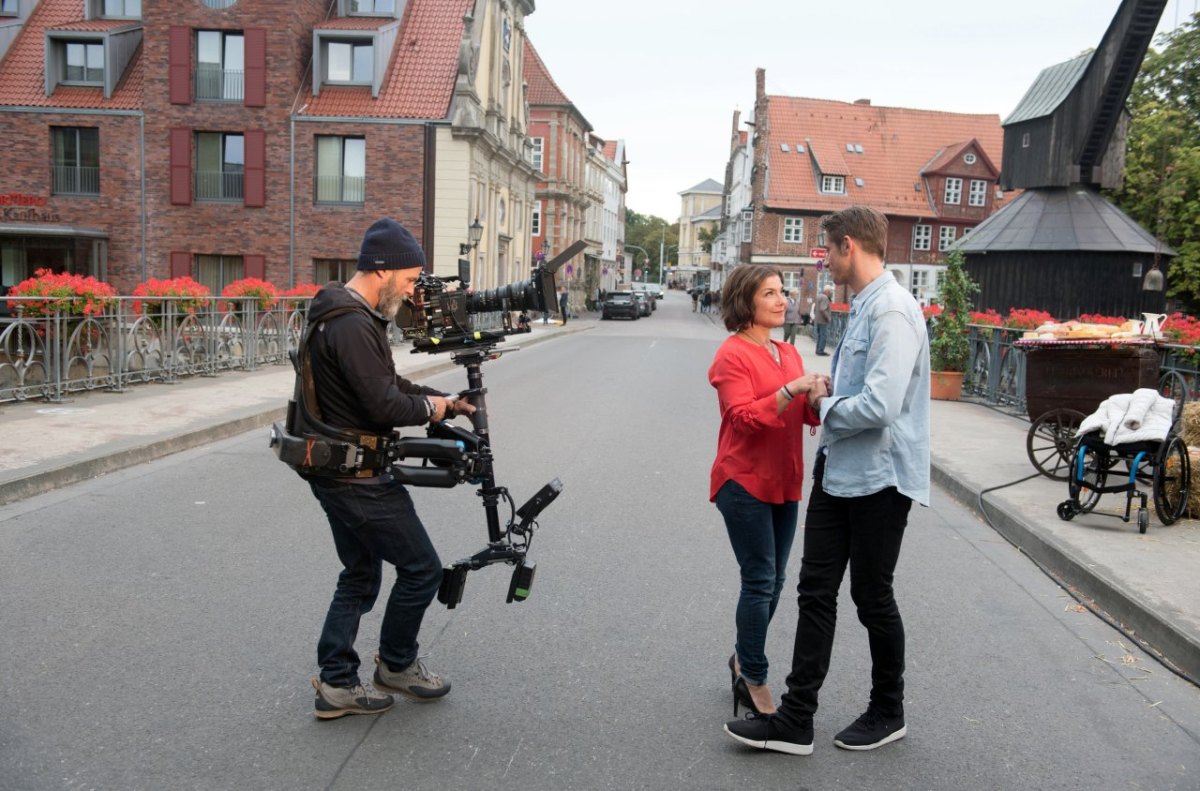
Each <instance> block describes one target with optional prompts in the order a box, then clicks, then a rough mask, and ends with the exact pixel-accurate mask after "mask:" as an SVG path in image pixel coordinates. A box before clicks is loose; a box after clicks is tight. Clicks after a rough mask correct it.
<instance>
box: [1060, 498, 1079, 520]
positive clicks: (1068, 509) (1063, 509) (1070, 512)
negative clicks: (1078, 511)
mask: <svg viewBox="0 0 1200 791" xmlns="http://www.w3.org/2000/svg"><path fill="white" fill-rule="evenodd" d="M1058 518H1059V519H1061V520H1063V521H1064V522H1070V521H1071V520H1072V519H1074V518H1075V502H1074V501H1072V500H1063V501H1062V502H1061V503H1059V504H1058Z"/></svg>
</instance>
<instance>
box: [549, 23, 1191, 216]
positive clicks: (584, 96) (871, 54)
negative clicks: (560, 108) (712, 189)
mask: <svg viewBox="0 0 1200 791" xmlns="http://www.w3.org/2000/svg"><path fill="white" fill-rule="evenodd" d="M1119 6H1120V0H1003V2H1001V1H1000V0H909V1H908V2H899V1H898V0H833V1H832V2H828V1H827V2H815V0H741V2H734V3H731V2H729V1H728V0H689V2H679V1H677V0H603V2H600V3H581V2H579V0H537V10H536V11H535V12H534V13H533V14H531V15H530V16H529V17H528V18H527V19H526V29H527V31H528V33H529V37H530V39H531V40H532V41H533V43H534V46H535V47H536V48H537V50H538V53H539V54H540V55H541V56H542V59H543V60H544V61H545V62H546V66H547V68H548V69H549V70H550V73H551V74H552V75H553V77H554V80H555V82H557V83H558V85H559V87H560V88H562V90H563V91H564V92H565V93H566V95H567V97H568V98H569V99H570V100H571V101H572V102H573V103H574V104H575V106H576V107H577V108H578V109H579V111H580V112H581V113H583V115H584V117H585V118H587V120H588V122H590V123H591V125H592V126H593V128H594V129H595V132H596V134H598V135H600V136H601V137H603V138H606V139H617V138H623V139H624V140H625V144H626V148H627V154H628V157H629V160H630V164H629V193H628V195H627V196H626V205H627V206H628V207H629V208H631V209H634V210H635V211H638V212H641V213H643V214H656V215H658V216H660V217H663V218H666V219H667V220H668V221H670V222H675V221H677V220H678V217H679V209H680V199H679V192H681V191H682V190H685V189H688V188H689V187H692V186H694V185H695V184H698V183H699V182H701V181H703V180H704V179H706V178H711V179H716V180H717V181H723V180H724V178H725V163H726V160H727V158H728V153H729V130H730V125H731V123H732V117H733V111H734V110H738V109H740V110H741V111H742V117H743V119H745V118H748V117H749V116H750V114H751V111H752V109H753V106H754V70H755V69H756V68H759V67H761V68H764V69H766V72H767V92H768V93H774V94H783V95H787V96H806V97H812V98H818V99H834V100H839V101H854V100H855V99H863V98H867V99H870V100H871V102H872V103H873V104H876V105H884V106H890V107H913V108H919V109H926V110H948V111H955V112H970V113H995V114H997V115H999V116H1000V119H1001V120H1003V119H1004V117H1005V116H1007V115H1008V114H1009V113H1010V112H1011V111H1012V109H1013V108H1014V107H1015V106H1016V104H1017V102H1019V101H1020V100H1021V97H1022V96H1024V94H1025V91H1026V90H1027V89H1028V88H1029V86H1030V84H1032V82H1033V80H1034V78H1035V77H1036V76H1037V74H1038V72H1039V71H1040V70H1041V69H1043V68H1044V67H1046V66H1051V65H1053V64H1055V63H1060V62H1062V61H1064V60H1069V59H1071V58H1073V57H1075V56H1076V55H1078V54H1079V53H1080V52H1082V51H1083V50H1085V49H1088V48H1093V47H1095V46H1097V45H1098V44H1099V43H1100V37H1101V36H1103V35H1104V31H1105V30H1106V29H1107V28H1108V25H1109V23H1110V22H1111V21H1112V17H1113V15H1114V14H1115V13H1116V10H1117V8H1118V7H1119ZM1198 6H1200V0H1169V1H1168V3H1167V7H1166V10H1165V11H1164V12H1163V15H1162V19H1161V24H1160V25H1159V31H1160V32H1162V31H1166V30H1171V29H1173V28H1174V27H1176V25H1177V24H1178V23H1182V22H1184V21H1186V20H1187V18H1188V17H1190V16H1191V15H1192V14H1193V13H1194V12H1195V11H1196V10H1197V8H1198Z"/></svg>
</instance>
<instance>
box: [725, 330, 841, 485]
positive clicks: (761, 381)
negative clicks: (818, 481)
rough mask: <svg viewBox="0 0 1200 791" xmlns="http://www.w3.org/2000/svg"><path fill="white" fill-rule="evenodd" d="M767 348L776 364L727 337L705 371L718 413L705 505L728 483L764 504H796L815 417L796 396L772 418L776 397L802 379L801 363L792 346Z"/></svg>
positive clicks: (756, 349) (818, 420)
mask: <svg viewBox="0 0 1200 791" xmlns="http://www.w3.org/2000/svg"><path fill="white" fill-rule="evenodd" d="M771 343H773V344H774V345H775V348H776V349H777V350H778V351H779V360H780V362H778V363H776V362H775V358H774V357H772V356H771V352H769V351H768V350H767V349H765V348H763V347H762V346H758V345H756V344H753V343H750V342H749V341H746V340H744V339H742V338H740V337H738V336H737V335H730V336H729V338H727V339H726V341H725V342H724V343H723V344H721V347H720V348H719V349H717V354H716V356H715V357H714V358H713V363H712V367H710V368H709V369H708V381H709V382H710V383H711V384H712V386H713V387H715V388H716V389H717V401H718V403H719V405H720V408H721V431H720V433H719V435H718V437H717V458H716V460H715V461H713V466H712V482H711V488H710V491H709V494H708V499H709V500H714V499H716V496H717V491H718V490H719V489H720V488H721V487H722V486H723V485H724V484H725V482H726V481H728V480H730V479H732V480H735V481H737V482H738V483H739V484H741V485H742V487H743V488H745V490H746V491H747V492H749V493H750V494H752V495H753V496H754V497H755V498H756V499H758V500H761V501H763V502H764V503H784V502H791V501H797V500H799V499H800V491H801V488H802V487H803V485H804V427H805V426H806V425H808V426H817V425H820V423H821V417H820V415H818V414H817V413H816V412H814V411H813V409H812V407H810V406H809V405H808V399H807V398H805V396H804V394H800V393H798V394H797V395H796V399H795V400H794V401H792V402H790V403H789V404H788V405H787V406H786V407H784V410H783V413H782V414H776V412H775V397H776V393H778V392H779V388H781V387H783V385H784V384H785V383H786V382H790V381H792V380H793V379H795V378H797V377H799V376H803V375H804V363H803V362H801V360H800V352H798V351H796V347H795V346H793V345H792V344H790V343H780V342H779V341H774V340H772V341H771Z"/></svg>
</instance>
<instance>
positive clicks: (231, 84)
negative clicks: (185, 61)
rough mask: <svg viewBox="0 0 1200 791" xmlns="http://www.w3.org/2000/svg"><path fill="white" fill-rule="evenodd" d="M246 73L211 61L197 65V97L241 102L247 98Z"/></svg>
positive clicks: (216, 100)
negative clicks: (224, 67)
mask: <svg viewBox="0 0 1200 791" xmlns="http://www.w3.org/2000/svg"><path fill="white" fill-rule="evenodd" d="M245 95H246V93H245V74H244V72H242V71H240V70H237V69H222V68H221V67H220V66H216V65H213V64H211V63H200V64H197V65H196V98H197V99H202V100H206V101H215V102H240V101H242V100H243V99H244V98H245Z"/></svg>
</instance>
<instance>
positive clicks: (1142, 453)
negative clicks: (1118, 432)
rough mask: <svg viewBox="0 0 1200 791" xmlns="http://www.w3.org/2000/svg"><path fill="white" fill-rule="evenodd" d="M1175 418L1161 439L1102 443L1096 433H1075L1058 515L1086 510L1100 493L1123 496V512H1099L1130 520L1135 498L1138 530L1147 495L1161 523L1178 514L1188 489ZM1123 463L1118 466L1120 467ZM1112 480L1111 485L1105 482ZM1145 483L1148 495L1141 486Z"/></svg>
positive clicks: (1146, 513)
mask: <svg viewBox="0 0 1200 791" xmlns="http://www.w3.org/2000/svg"><path fill="white" fill-rule="evenodd" d="M1178 426H1179V423H1178V421H1176V423H1175V424H1174V425H1173V426H1172V427H1171V431H1170V432H1169V433H1168V434H1167V437H1166V439H1164V440H1161V441H1149V442H1130V443H1125V444H1118V445H1107V444H1105V442H1104V438H1103V437H1102V436H1100V434H1099V433H1097V432H1090V433H1088V434H1084V435H1083V436H1081V437H1079V438H1078V439H1077V440H1076V442H1075V444H1074V446H1073V447H1072V450H1071V456H1070V463H1071V467H1070V470H1069V477H1068V479H1067V492H1068V494H1069V495H1070V499H1069V500H1064V501H1063V502H1061V503H1059V504H1058V516H1059V518H1060V519H1063V520H1065V521H1070V520H1072V519H1074V518H1075V517H1076V516H1077V515H1079V514H1086V513H1091V511H1092V510H1093V509H1094V508H1095V507H1096V504H1097V503H1099V501H1100V496H1101V495H1104V494H1118V493H1123V494H1124V495H1125V513H1124V515H1122V514H1104V513H1102V514H1100V516H1115V517H1117V518H1118V519H1120V520H1121V521H1123V522H1129V519H1130V514H1131V512H1132V510H1133V499H1134V498H1135V497H1136V498H1138V500H1139V502H1140V505H1139V507H1138V511H1137V526H1138V532H1139V533H1145V532H1146V529H1147V528H1148V527H1149V526H1150V510H1149V508H1148V507H1147V501H1148V499H1149V498H1153V500H1154V511H1155V513H1157V514H1158V519H1159V521H1161V522H1162V523H1163V524H1164V525H1170V524H1173V523H1174V522H1175V521H1176V520H1178V519H1179V518H1180V517H1182V516H1183V514H1184V512H1185V511H1186V510H1187V506H1188V494H1189V491H1190V489H1191V480H1192V464H1191V458H1190V457H1189V456H1188V449H1187V445H1186V444H1185V443H1184V441H1183V438H1182V437H1181V436H1180V435H1179V432H1178V431H1177V429H1178ZM1120 467H1123V469H1119V468H1120ZM1110 481H1111V484H1110ZM1147 485H1148V486H1149V488H1150V494H1149V495H1147V494H1146V492H1145V491H1144V489H1143V488H1139V487H1145V486H1147Z"/></svg>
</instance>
